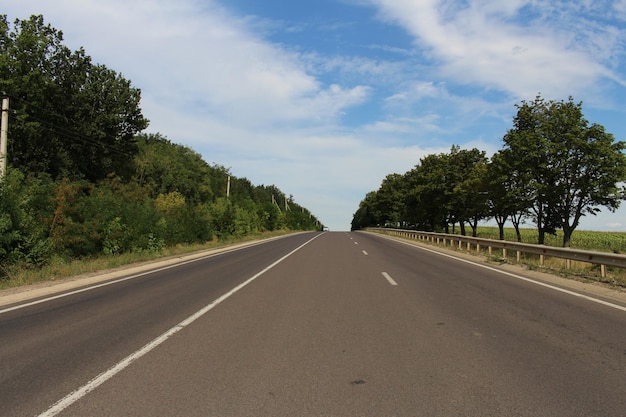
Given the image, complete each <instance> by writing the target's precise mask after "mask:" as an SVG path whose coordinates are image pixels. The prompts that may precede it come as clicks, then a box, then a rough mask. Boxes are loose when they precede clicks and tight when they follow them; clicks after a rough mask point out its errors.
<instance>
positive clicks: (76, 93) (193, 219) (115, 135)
mask: <svg viewBox="0 0 626 417" xmlns="http://www.w3.org/2000/svg"><path fill="white" fill-rule="evenodd" d="M0 92H2V94H3V96H4V97H5V98H8V100H9V103H10V108H9V119H10V122H9V127H8V146H7V151H8V165H7V169H6V172H3V173H2V174H3V178H2V179H1V180H0V266H2V265H15V264H19V265H26V266H28V265H32V266H37V265H42V264H46V263H47V262H49V261H50V259H52V258H55V259H57V260H58V259H59V258H61V259H68V260H70V259H75V258H82V257H90V256H96V255H102V254H109V255H115V254H120V253H124V252H132V251H139V252H140V251H158V250H159V249H161V248H163V247H165V246H168V245H177V244H181V243H198V242H199V243H202V242H206V241H210V240H213V239H227V238H232V237H235V238H237V237H243V236H245V235H247V234H250V233H255V232H262V231H272V230H279V229H288V230H314V229H318V228H321V227H322V226H321V224H320V223H319V221H318V220H317V219H316V218H315V216H313V215H312V214H311V213H310V212H309V211H308V210H307V209H305V208H304V207H301V206H300V205H298V204H297V203H296V202H295V201H294V199H293V197H292V196H289V197H287V196H286V195H285V194H284V193H283V192H281V191H280V190H279V189H278V188H277V187H276V186H273V185H272V186H265V185H260V186H259V185H253V184H252V183H251V182H250V181H249V180H248V179H246V178H238V177H236V176H234V175H231V173H230V172H229V170H228V169H226V168H224V167H222V166H219V165H209V164H207V163H206V162H205V161H204V160H203V159H202V157H201V156H200V155H199V154H198V153H196V152H194V151H193V150H192V149H190V148H188V147H185V146H182V145H178V144H175V143H172V142H171V141H170V140H169V139H167V138H165V137H163V136H162V135H160V134H145V133H142V132H143V131H144V130H145V129H146V128H147V126H148V120H147V119H146V118H145V117H144V116H143V114H142V112H141V108H140V99H141V91H140V90H139V89H138V88H135V87H133V86H132V84H131V82H130V81H129V80H127V79H125V78H124V77H123V76H122V75H121V74H119V73H117V72H115V71H113V70H111V69H109V68H107V67H106V66H104V65H101V64H95V63H93V62H92V60H91V58H90V57H89V56H88V55H87V54H86V52H85V51H84V50H83V49H80V50H78V51H71V50H69V49H68V48H67V47H66V46H64V44H63V33H62V32H61V31H59V30H57V29H55V28H53V27H51V26H50V25H46V24H45V23H44V19H43V17H42V16H32V17H31V18H30V19H28V20H15V22H14V23H13V24H11V23H9V21H8V19H7V16H6V15H0ZM2 269H3V268H1V267H0V277H1V276H2V274H3V272H2Z"/></svg>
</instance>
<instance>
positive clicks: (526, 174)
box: [352, 95, 626, 247]
mask: <svg viewBox="0 0 626 417" xmlns="http://www.w3.org/2000/svg"><path fill="white" fill-rule="evenodd" d="M516 107H517V114H516V116H515V117H514V119H513V127H512V128H511V129H509V131H508V132H507V133H506V134H505V135H504V137H503V144H504V146H503V147H502V149H501V150H500V151H498V152H497V153H496V154H494V155H493V156H492V157H491V158H487V156H486V154H485V152H484V151H480V150H478V149H475V148H474V149H469V150H466V149H460V147H459V146H453V147H452V148H451V150H450V152H449V153H442V154H432V155H428V156H426V157H424V158H422V159H421V160H420V163H419V164H418V165H416V166H415V168H413V169H412V170H410V171H408V172H406V173H404V174H402V175H400V174H389V175H387V176H386V177H385V178H384V180H383V181H382V184H381V186H380V188H379V189H378V190H376V191H372V192H370V193H368V194H367V195H366V196H365V198H364V199H363V200H362V201H361V203H360V205H359V208H358V210H357V211H356V213H355V214H354V216H353V219H352V229H361V228H364V227H368V226H383V227H402V228H413V229H419V230H424V231H445V232H447V233H448V232H450V227H451V226H452V228H453V230H452V231H453V232H455V230H454V229H455V227H456V225H457V224H458V225H459V229H460V233H461V234H466V229H465V227H466V224H469V225H470V226H471V228H472V231H473V235H474V236H475V235H476V227H477V225H478V223H479V222H480V221H484V220H489V219H494V220H495V221H496V223H497V224H498V227H499V229H500V239H503V238H504V224H505V222H507V221H511V223H512V224H513V226H514V227H515V230H516V231H517V236H518V240H520V241H521V237H520V233H519V228H520V224H522V223H523V222H525V221H532V222H533V223H534V224H535V225H536V227H537V232H538V242H539V243H540V244H543V243H544V241H545V236H546V234H554V233H555V232H556V231H557V230H562V231H563V246H566V247H567V246H569V245H570V241H571V236H572V233H573V232H574V230H575V229H576V228H577V227H578V225H579V222H580V219H581V217H582V216H585V215H595V214H596V213H598V212H599V211H600V208H601V207H604V208H606V209H608V210H612V211H613V210H615V209H617V208H618V207H619V204H620V202H621V201H623V200H624V199H625V189H624V181H626V155H625V154H624V149H625V148H626V143H625V142H623V141H616V140H615V138H614V137H613V135H612V134H610V133H607V132H606V131H605V129H604V127H603V126H601V125H598V124H589V122H588V121H587V120H585V118H584V117H583V113H582V103H575V102H574V101H573V99H572V98H571V97H570V98H569V100H567V101H546V100H544V99H543V98H542V97H541V96H539V95H538V96H537V97H536V98H535V100H533V101H532V102H526V101H522V102H521V104H518V105H517V106H516Z"/></svg>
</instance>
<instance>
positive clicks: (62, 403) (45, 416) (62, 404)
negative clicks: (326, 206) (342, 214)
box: [39, 234, 321, 417]
mask: <svg viewBox="0 0 626 417" xmlns="http://www.w3.org/2000/svg"><path fill="white" fill-rule="evenodd" d="M319 236H321V234H318V235H316V236H314V237H313V238H312V239H310V240H308V241H306V242H305V243H303V244H302V245H300V246H298V247H297V248H295V249H294V250H292V251H291V252H289V253H288V254H286V255H285V256H283V257H282V258H280V259H278V260H277V261H275V262H274V263H272V264H271V265H269V266H267V267H266V268H265V269H263V270H261V271H260V272H258V273H256V274H255V275H254V276H252V277H250V278H248V279H247V280H246V281H244V282H242V283H241V284H239V285H237V286H236V287H235V288H233V289H232V290H230V291H228V292H227V293H225V294H223V295H222V296H220V297H219V298H217V299H216V300H214V301H213V302H211V303H210V304H208V305H207V306H205V307H203V308H201V309H200V310H198V311H197V312H196V313H194V314H192V315H191V316H189V317H187V318H186V319H185V320H183V321H181V322H180V323H178V324H177V325H176V326H174V327H172V328H171V329H169V330H167V331H166V332H165V333H163V334H161V335H160V336H158V337H157V338H156V339H154V340H152V341H151V342H149V343H148V344H146V345H145V346H143V347H142V348H140V349H139V350H137V351H135V352H134V353H132V354H130V355H128V356H127V357H126V358H124V359H122V360H121V361H120V362H118V363H117V364H115V365H114V366H113V367H111V368H109V369H108V370H107V371H105V372H103V373H101V374H100V375H98V376H97V377H95V378H93V379H92V380H91V381H89V382H87V383H86V384H85V385H83V386H82V387H80V388H78V389H77V390H75V391H74V392H72V393H70V394H68V395H67V396H66V397H65V398H62V399H61V400H59V401H58V402H56V403H55V404H54V405H53V406H52V407H50V408H49V409H48V410H46V411H44V412H43V413H41V414H39V417H52V416H56V415H57V414H59V413H60V412H62V411H63V410H65V409H66V408H68V407H69V406H71V405H72V404H74V403H75V402H76V401H78V400H80V399H81V398H83V397H84V396H85V395H87V394H88V393H90V392H91V391H93V390H95V389H96V388H98V387H99V386H100V385H102V384H103V383H105V382H106V381H108V380H109V379H111V378H113V377H114V376H115V375H116V374H118V373H119V372H121V371H122V370H123V369H125V368H126V367H128V366H129V365H130V364H131V363H133V362H135V361H136V360H137V359H139V358H141V357H142V356H144V355H145V354H147V353H148V352H150V351H151V350H153V349H154V348H156V347H157V346H159V345H160V344H162V343H163V342H165V341H166V340H167V339H169V338H170V337H172V336H173V335H174V334H176V333H178V332H179V331H181V330H183V329H184V328H185V327H187V326H189V325H190V324H191V323H193V322H194V321H196V320H197V319H199V318H200V317H202V316H203V315H205V314H206V313H208V312H209V311H211V310H212V309H213V308H215V307H216V306H217V305H218V304H220V303H222V301H224V300H226V299H227V298H229V297H230V296H232V295H233V294H235V293H236V292H237V291H239V290H241V289H242V288H243V287H245V286H246V285H248V284H250V283H251V282H252V281H254V280H255V279H257V278H258V277H260V276H261V275H263V274H264V273H266V272H267V271H269V270H270V269H272V268H273V267H275V266H276V265H278V264H279V263H281V262H282V261H284V260H285V259H287V258H288V257H289V256H291V255H293V254H294V253H296V252H297V251H299V250H300V249H302V248H303V247H304V246H306V245H308V244H309V243H311V242H312V241H314V240H315V239H317V238H318V237H319Z"/></svg>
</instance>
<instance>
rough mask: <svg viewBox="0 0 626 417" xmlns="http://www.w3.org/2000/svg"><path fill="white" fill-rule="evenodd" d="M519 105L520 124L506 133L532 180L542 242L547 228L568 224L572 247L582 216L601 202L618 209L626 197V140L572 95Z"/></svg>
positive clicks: (515, 160)
mask: <svg viewBox="0 0 626 417" xmlns="http://www.w3.org/2000/svg"><path fill="white" fill-rule="evenodd" d="M517 108H518V113H517V115H516V117H515V118H514V126H513V128H512V129H511V130H509V132H508V133H507V134H506V135H505V137H504V143H505V150H507V152H510V161H511V163H512V164H515V165H514V166H515V170H516V171H517V172H523V173H524V175H525V178H526V179H527V180H528V182H527V184H526V189H527V190H528V193H527V195H529V196H531V199H530V203H531V205H530V209H531V210H532V212H533V215H534V218H535V221H536V222H537V228H538V231H539V243H540V244H543V243H544V236H545V233H551V232H554V231H555V229H556V228H562V229H563V246H565V247H568V246H569V245H570V240H571V236H572V233H573V231H574V230H575V229H576V227H578V225H579V222H580V219H581V217H582V216H585V215H587V214H596V213H597V212H599V211H600V208H601V207H605V208H608V209H609V210H611V211H613V210H615V209H617V208H618V207H619V204H620V201H621V200H623V199H624V190H623V189H620V188H619V186H618V184H619V183H620V182H623V181H624V180H626V155H624V149H625V148H626V144H625V143H624V142H623V141H615V139H614V137H613V135H611V134H609V133H607V132H606V131H605V129H604V127H603V126H600V125H598V124H592V125H589V122H588V121H587V120H585V118H584V117H583V113H582V103H575V102H574V101H573V99H572V98H571V97H570V98H569V100H568V101H560V102H557V101H549V102H546V101H545V100H544V99H542V98H541V97H540V96H537V97H536V98H535V100H534V101H533V102H531V103H527V102H522V103H521V105H518V106H517Z"/></svg>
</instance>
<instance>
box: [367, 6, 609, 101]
mask: <svg viewBox="0 0 626 417" xmlns="http://www.w3.org/2000/svg"><path fill="white" fill-rule="evenodd" d="M371 2H372V3H373V4H375V5H377V6H378V7H379V8H380V12H381V15H382V16H383V18H384V19H386V20H389V21H392V22H396V23H398V24H400V25H401V26H402V27H404V28H405V29H406V30H407V31H408V32H409V33H411V34H412V35H413V36H414V37H415V39H416V42H417V43H418V44H419V45H420V46H422V47H423V48H426V49H427V50H428V51H430V54H431V56H432V59H433V61H434V62H437V63H438V64H439V65H438V66H437V68H438V70H439V76H440V77H442V78H450V79H452V80H456V82H458V83H461V84H475V83H478V84H479V85H482V86H485V87H487V88H492V89H498V90H503V91H506V92H509V93H511V94H513V95H515V96H516V97H529V96H530V97H532V96H533V95H534V94H536V93H537V92H539V91H541V92H542V93H547V94H548V95H550V96H557V97H561V96H564V95H565V96H567V95H569V94H575V93H576V91H573V90H577V91H584V89H586V88H589V86H591V85H592V84H593V83H594V82H596V81H597V80H598V79H600V78H602V77H612V74H611V73H610V71H609V70H607V68H606V67H605V66H604V65H603V64H602V63H601V62H599V61H598V60H597V59H595V58H594V55H593V53H591V52H590V50H589V48H582V47H578V46H577V45H578V43H579V42H580V41H581V39H580V35H579V38H578V39H572V36H574V34H573V33H572V32H571V27H570V31H569V32H568V30H567V28H568V26H567V25H565V24H564V25H563V26H560V27H552V26H550V25H543V24H539V23H537V24H534V23H535V22H534V21H533V20H530V21H529V20H524V24H522V23H521V21H522V20H523V19H521V18H520V14H522V13H523V12H524V9H523V8H530V9H532V10H533V12H537V13H539V12H540V11H543V3H542V5H541V8H540V7H537V8H533V4H534V2H530V1H521V0H517V1H506V2H493V1H485V0H470V1H467V2H462V3H460V2H456V1H442V0H420V1H413V0H371ZM559 4H560V3H559ZM550 9H551V8H550ZM568 23H569V21H568ZM584 41H585V42H589V43H594V44H600V45H605V46H604V47H603V49H607V48H610V47H611V46H610V44H611V42H615V35H614V34H611V31H606V32H604V33H600V34H598V33H597V32H595V31H587V32H586V33H585V34H584Z"/></svg>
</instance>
